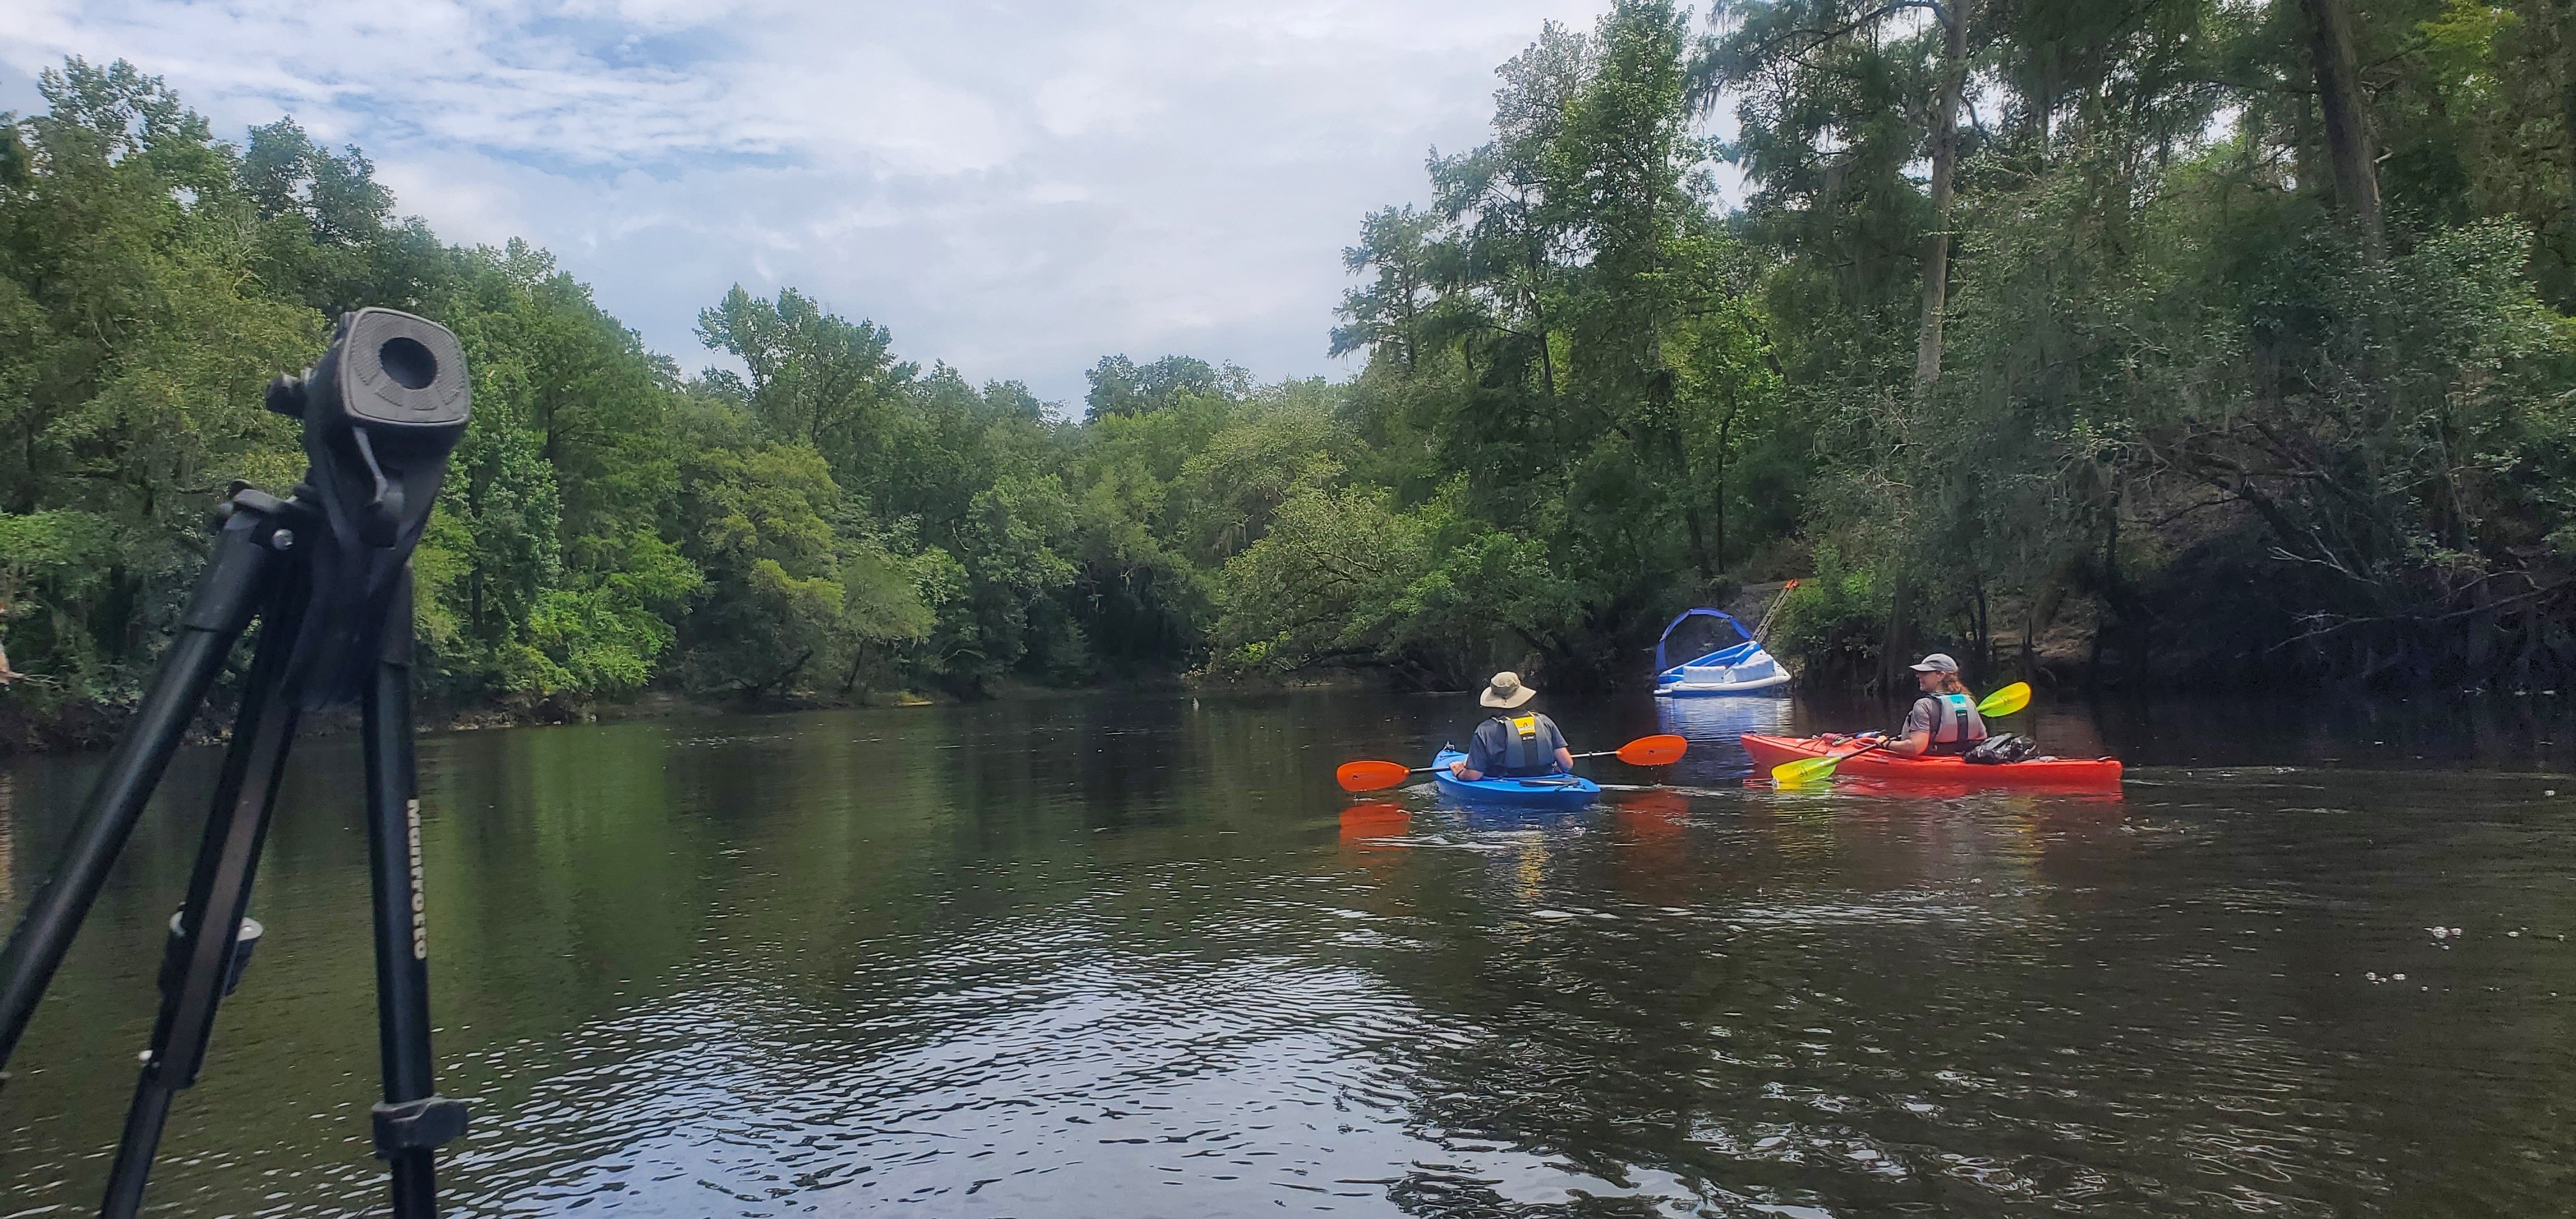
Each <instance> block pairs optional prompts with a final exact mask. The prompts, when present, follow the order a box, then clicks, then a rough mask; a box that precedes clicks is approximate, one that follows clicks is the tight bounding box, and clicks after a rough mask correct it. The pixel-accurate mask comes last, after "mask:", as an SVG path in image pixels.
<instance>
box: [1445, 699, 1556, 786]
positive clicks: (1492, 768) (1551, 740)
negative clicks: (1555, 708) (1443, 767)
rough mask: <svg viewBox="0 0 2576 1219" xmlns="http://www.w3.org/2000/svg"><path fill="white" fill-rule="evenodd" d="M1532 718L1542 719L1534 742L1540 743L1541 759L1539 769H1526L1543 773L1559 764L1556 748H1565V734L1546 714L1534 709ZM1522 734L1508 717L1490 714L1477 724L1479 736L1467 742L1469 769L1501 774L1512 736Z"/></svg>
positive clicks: (1537, 763) (1534, 743)
mask: <svg viewBox="0 0 2576 1219" xmlns="http://www.w3.org/2000/svg"><path fill="white" fill-rule="evenodd" d="M1530 718H1532V719H1534V720H1537V721H1538V735H1537V737H1536V738H1535V739H1533V740H1532V741H1531V742H1530V744H1532V745H1533V746H1536V753H1537V757H1538V761H1537V762H1536V763H1535V767H1536V768H1535V769H1531V770H1527V771H1525V772H1524V773H1527V774H1534V775H1543V774H1546V773H1547V772H1549V771H1551V770H1554V769H1555V768H1556V751H1557V750H1560V749H1563V748H1565V734H1564V733H1562V732H1559V731H1557V729H1556V721H1555V720H1552V719H1549V718H1547V716H1545V715H1543V714H1540V713H1538V712H1535V711H1533V712H1531V713H1530ZM1519 735H1520V732H1519V730H1518V729H1515V728H1513V727H1512V725H1511V721H1510V720H1509V719H1508V718H1506V717H1503V716H1487V717H1486V719H1485V722H1484V723H1481V724H1478V725H1476V736H1475V739H1474V740H1471V741H1469V742H1468V743H1467V769H1469V770H1472V771H1475V772H1476V773H1477V774H1480V775H1492V774H1501V773H1502V765H1503V759H1505V758H1507V757H1510V756H1511V752H1510V751H1511V745H1512V740H1513V738H1515V737H1517V736H1519Z"/></svg>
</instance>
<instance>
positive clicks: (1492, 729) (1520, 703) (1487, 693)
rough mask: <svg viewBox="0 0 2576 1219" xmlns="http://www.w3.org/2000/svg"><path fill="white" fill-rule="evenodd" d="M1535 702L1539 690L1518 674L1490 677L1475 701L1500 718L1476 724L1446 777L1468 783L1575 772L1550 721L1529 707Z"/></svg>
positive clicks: (1562, 737)
mask: <svg viewBox="0 0 2576 1219" xmlns="http://www.w3.org/2000/svg"><path fill="white" fill-rule="evenodd" d="M1537 697H1538V691H1536V690H1533V689H1531V688H1530V687H1529V686H1528V684H1527V683H1524V682H1523V681H1521V675H1520V674H1518V673H1511V672H1504V673H1496V674H1494V678H1493V680H1492V681H1489V682H1486V683H1485V689H1484V692H1483V693H1481V694H1478V695H1477V696H1476V702H1477V704H1478V705H1480V706H1484V707H1488V708H1491V709H1493V710H1495V711H1499V712H1501V713H1502V714H1500V715H1493V716H1488V717H1486V719H1485V722H1484V723H1481V724H1478V725H1476V735H1475V736H1473V737H1471V738H1469V740H1468V742H1467V756H1466V757H1463V758H1460V759H1458V760H1457V761H1455V762H1451V763H1450V764H1449V773H1451V774H1453V775H1456V776H1458V777H1459V778H1461V779H1465V780H1467V781H1469V782H1471V783H1472V782H1474V781H1475V780H1478V779H1482V778H1485V777H1487V776H1489V775H1500V776H1502V777H1504V778H1520V777H1522V776H1525V775H1547V774H1572V773H1574V751H1573V750H1571V749H1568V748H1566V745H1565V734H1564V733H1563V732H1561V731H1558V730H1557V727H1556V721H1555V720H1552V719H1549V718H1547V716H1545V715H1544V714H1541V713H1540V712H1539V710H1538V708H1536V707H1532V706H1530V705H1529V701H1530V700H1531V699H1533V698H1537Z"/></svg>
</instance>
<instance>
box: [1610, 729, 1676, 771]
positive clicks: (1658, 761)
mask: <svg viewBox="0 0 2576 1219" xmlns="http://www.w3.org/2000/svg"><path fill="white" fill-rule="evenodd" d="M1689 749H1690V742H1689V741H1686V740H1683V739H1682V738H1680V737H1677V736H1641V737H1638V738H1637V739H1636V740H1633V741H1630V742H1628V743H1627V744H1625V745H1622V746H1620V747H1619V752H1618V758H1619V760H1620V761H1622V762H1625V763H1627V764H1629V765H1630V766H1670V765H1672V764H1673V763H1675V762H1678V761H1681V760H1682V754H1683V753H1684V752H1685V751H1687V750H1689Z"/></svg>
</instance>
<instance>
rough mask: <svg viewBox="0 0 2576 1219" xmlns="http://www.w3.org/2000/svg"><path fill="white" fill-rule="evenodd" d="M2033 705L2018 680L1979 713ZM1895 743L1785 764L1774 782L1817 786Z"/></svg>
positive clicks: (1980, 706)
mask: <svg viewBox="0 0 2576 1219" xmlns="http://www.w3.org/2000/svg"><path fill="white" fill-rule="evenodd" d="M2029 705H2030V683H2029V682H2026V681H2017V682H2014V683H2013V684H2011V685H2009V686H2006V687H2004V688H2003V689H2001V690H1997V691H1995V692H1994V693H1992V694H1989V695H1987V696H1985V697H1984V698H1983V699H1980V700H1978V702H1977V714H1978V715H1979V716H1980V717H1984V716H1989V715H1992V716H2005V715H2011V714H2012V713H2013V712H2016V711H2019V710H2021V709H2022V708H2024V707H2027V706H2029ZM1894 741H1895V738H1894V737H1889V738H1886V739H1884V740H1881V741H1879V742H1878V743H1877V744H1875V745H1870V746H1868V747H1866V748H1862V749H1855V750H1853V751H1851V752H1850V753H1838V754H1834V755H1831V756H1829V757H1822V758H1800V759H1798V760H1797V761H1795V762H1782V763H1781V764H1779V765H1777V766H1774V767H1772V768H1771V781H1772V782H1773V783H1776V784H1778V785H1780V786H1782V787H1797V786H1800V785H1803V784H1807V783H1814V782H1816V781H1818V780H1820V779H1827V778H1831V777H1832V776H1833V773H1834V768H1835V767H1837V766H1840V765H1842V764H1843V763H1844V762H1845V761H1847V760H1849V759H1851V758H1857V757H1859V756H1860V755H1862V754H1865V753H1868V752H1870V750H1873V749H1885V748H1887V747H1888V746H1889V745H1890V744H1892V743H1894Z"/></svg>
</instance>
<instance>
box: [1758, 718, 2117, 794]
mask: <svg viewBox="0 0 2576 1219" xmlns="http://www.w3.org/2000/svg"><path fill="white" fill-rule="evenodd" d="M1743 741H1744V752H1746V753H1749V754H1752V755H1753V765H1754V766H1755V767H1756V768H1758V769H1759V770H1761V771H1764V772H1768V771H1769V770H1770V769H1771V768H1772V767H1774V766H1778V765H1780V764H1781V763H1783V762H1795V761H1798V760H1800V759H1802V758H1821V757H1824V756H1826V755H1828V754H1838V753H1850V752H1851V751H1852V750H1854V749H1858V748H1860V745H1859V744H1856V743H1854V742H1851V741H1841V742H1832V743H1829V742H1827V741H1826V740H1825V738H1823V737H1820V736H1811V737H1786V736H1763V735H1762V734H1760V733H1754V732H1748V733H1745V734H1744V736H1743ZM1834 772H1835V773H1836V774H1842V775H1849V776H1850V777H1852V778H1855V779H1875V780H1877V781H1879V782H1881V783H1924V784H1934V785H1939V786H1945V787H2053V788H2057V789H2059V790H2061V791H2064V790H2078V791H2099V790H2104V789H2117V788H2118V787H2119V786H2120V759H2118V758H2051V759H2049V760H2047V761H2038V760H2033V761H2029V762H2007V763H2004V764H2002V765H1999V766H1976V765H1971V764H1969V763H1967V762H1964V761H1961V760H1960V759H1958V758H1906V757H1899V756H1897V755H1895V754H1892V753H1889V752H1887V751H1886V750H1884V749H1880V750H1873V751H1871V752H1869V753H1865V754H1861V755H1859V756H1857V757H1854V758H1852V759H1851V760H1849V761H1847V762H1844V763H1843V764H1842V765H1840V766H1837V767H1835V768H1834Z"/></svg>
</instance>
